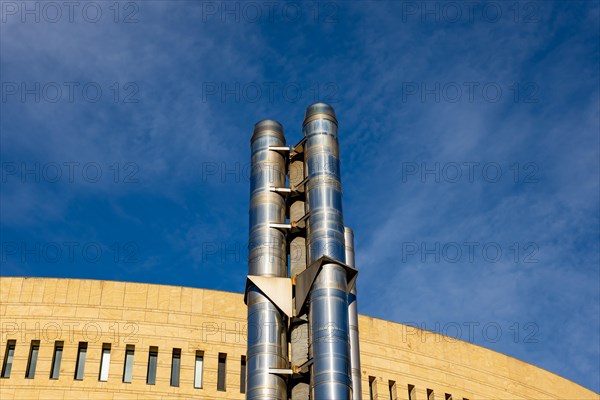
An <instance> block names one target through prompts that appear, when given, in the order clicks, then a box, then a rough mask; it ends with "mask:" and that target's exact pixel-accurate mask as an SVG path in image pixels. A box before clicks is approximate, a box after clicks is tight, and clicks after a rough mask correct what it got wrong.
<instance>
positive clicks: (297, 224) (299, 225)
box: [291, 211, 310, 229]
mask: <svg viewBox="0 0 600 400" xmlns="http://www.w3.org/2000/svg"><path fill="white" fill-rule="evenodd" d="M309 216H310V211H309V212H307V213H306V214H304V215H303V216H302V218H300V219H299V220H298V221H292V222H291V223H292V228H297V229H306V220H307V219H308V217H309Z"/></svg>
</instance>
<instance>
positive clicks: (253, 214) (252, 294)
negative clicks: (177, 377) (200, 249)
mask: <svg viewBox="0 0 600 400" xmlns="http://www.w3.org/2000/svg"><path fill="white" fill-rule="evenodd" d="M280 146H285V137H284V134H283V127H282V126H281V125H280V124H279V123H278V122H276V121H272V120H264V121H260V122H258V123H257V124H256V126H255V128H254V134H253V135H252V140H251V149H252V164H251V178H250V239H249V243H248V251H249V253H248V275H257V276H263V277H287V250H286V245H287V244H286V238H285V234H284V233H283V232H281V231H280V230H279V229H276V228H274V227H271V224H283V223H285V215H286V205H285V201H284V199H283V198H282V197H281V195H279V194H278V193H276V192H273V191H271V187H285V181H286V171H285V168H286V166H285V163H286V160H285V158H284V156H283V155H282V154H280V153H279V152H277V151H274V150H273V149H270V148H271V147H280ZM246 303H247V306H248V350H247V351H248V368H247V372H248V380H247V384H248V390H247V395H246V398H247V399H273V400H287V384H286V379H285V378H284V377H283V376H281V375H278V374H274V373H272V372H270V369H285V368H289V363H288V340H287V318H286V316H285V314H284V313H283V312H282V311H281V310H279V309H278V308H277V307H276V306H275V305H274V304H273V303H272V302H271V301H270V300H269V298H268V297H267V296H266V295H265V294H264V293H263V292H262V291H261V290H260V289H259V288H258V287H257V286H255V285H254V284H249V285H248V289H247V292H246Z"/></svg>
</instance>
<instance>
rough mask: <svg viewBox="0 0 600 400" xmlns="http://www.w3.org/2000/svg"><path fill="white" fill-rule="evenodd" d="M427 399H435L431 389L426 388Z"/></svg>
mask: <svg viewBox="0 0 600 400" xmlns="http://www.w3.org/2000/svg"><path fill="white" fill-rule="evenodd" d="M427 400H435V395H434V394H433V389H427Z"/></svg>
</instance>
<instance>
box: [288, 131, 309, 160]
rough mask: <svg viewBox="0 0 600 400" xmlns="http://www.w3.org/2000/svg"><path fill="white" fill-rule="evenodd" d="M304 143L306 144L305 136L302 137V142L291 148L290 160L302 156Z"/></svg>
mask: <svg viewBox="0 0 600 400" xmlns="http://www.w3.org/2000/svg"><path fill="white" fill-rule="evenodd" d="M304 143H306V136H304V137H302V140H300V141H299V142H298V144H297V145H295V146H292V151H291V152H290V158H294V157H295V156H298V155H302V156H304Z"/></svg>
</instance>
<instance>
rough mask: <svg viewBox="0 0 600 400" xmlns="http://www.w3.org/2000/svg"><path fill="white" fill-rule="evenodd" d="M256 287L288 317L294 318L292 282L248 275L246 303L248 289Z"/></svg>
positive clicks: (287, 279) (277, 278)
mask: <svg viewBox="0 0 600 400" xmlns="http://www.w3.org/2000/svg"><path fill="white" fill-rule="evenodd" d="M251 284H253V285H255V286H256V287H257V288H258V289H259V290H260V291H261V292H262V293H263V294H264V295H265V296H267V298H268V299H269V300H270V301H271V302H272V303H273V304H275V306H276V307H277V308H279V309H280V310H281V311H282V312H283V313H285V315H287V316H288V317H290V318H291V317H292V316H293V309H292V280H291V279H290V278H279V277H274V276H258V275H248V278H247V279H246V290H245V291H244V293H245V294H244V303H246V304H248V287H249V286H250V285H251Z"/></svg>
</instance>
